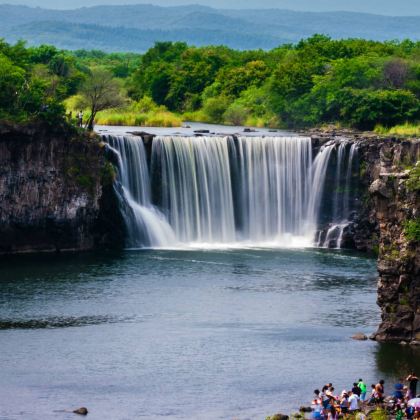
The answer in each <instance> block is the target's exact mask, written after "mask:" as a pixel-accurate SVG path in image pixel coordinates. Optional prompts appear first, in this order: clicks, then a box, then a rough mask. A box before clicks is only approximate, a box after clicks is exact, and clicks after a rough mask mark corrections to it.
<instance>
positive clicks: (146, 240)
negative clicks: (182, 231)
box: [104, 136, 176, 248]
mask: <svg viewBox="0 0 420 420" xmlns="http://www.w3.org/2000/svg"><path fill="white" fill-rule="evenodd" d="M104 140H105V141H106V142H107V143H108V144H109V145H110V147H111V148H112V149H113V150H114V152H115V153H116V154H117V156H118V177H119V181H120V183H121V187H122V194H121V199H122V201H123V204H124V206H123V216H124V219H125V222H126V225H127V232H128V246H129V247H133V248H135V247H153V248H158V247H163V246H168V245H174V244H175V243H176V239H175V235H174V233H173V231H172V228H171V227H170V226H169V224H168V223H167V221H166V220H165V218H164V216H163V214H162V213H161V212H160V211H159V210H158V209H157V208H156V207H154V206H153V205H152V204H151V190H150V178H149V170H148V166H147V160H146V152H145V149H144V144H143V141H142V139H141V138H138V137H130V136H106V137H104Z"/></svg>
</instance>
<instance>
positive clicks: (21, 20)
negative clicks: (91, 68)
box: [0, 5, 420, 52]
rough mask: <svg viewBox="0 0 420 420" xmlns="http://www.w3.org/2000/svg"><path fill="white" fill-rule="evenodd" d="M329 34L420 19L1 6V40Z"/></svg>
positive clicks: (261, 39) (375, 33) (111, 42)
mask: <svg viewBox="0 0 420 420" xmlns="http://www.w3.org/2000/svg"><path fill="white" fill-rule="evenodd" d="M314 33H323V34H327V35H330V36H331V37H333V38H348V37H362V38H369V39H374V40H381V41H382V40H387V39H389V40H391V39H404V38H410V39H414V40H418V39H420V17H389V16H378V15H371V14H363V13H351V12H328V13H313V12H294V11H290V10H279V9H270V10H263V9H261V10H246V9H244V10H234V9H232V10H220V9H219V10H218V9H212V8H210V7H205V6H180V7H158V6H151V5H135V6H97V7H91V8H81V9H75V10H48V9H41V8H31V7H25V6H12V5H0V37H4V38H5V39H6V40H8V41H10V42H14V41H16V40H18V39H25V40H28V42H29V43H30V44H34V45H38V44H41V43H49V44H54V45H57V46H58V47H60V48H68V49H79V48H87V49H90V48H100V49H103V50H105V51H136V52H143V51H146V50H147V49H148V48H149V47H150V46H152V45H153V44H154V42H156V41H165V40H173V41H186V42H188V43H190V44H194V45H206V44H224V45H228V46H230V47H232V48H237V49H254V48H263V49H269V48H273V47H276V46H278V45H279V44H281V43H285V42H296V41H299V40H300V39H302V38H305V37H308V36H311V35H313V34H314Z"/></svg>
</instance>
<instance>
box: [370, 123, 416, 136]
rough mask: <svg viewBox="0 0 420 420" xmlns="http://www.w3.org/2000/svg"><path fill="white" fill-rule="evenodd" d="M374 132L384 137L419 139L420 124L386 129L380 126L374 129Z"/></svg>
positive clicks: (406, 124) (407, 124) (408, 124)
mask: <svg viewBox="0 0 420 420" xmlns="http://www.w3.org/2000/svg"><path fill="white" fill-rule="evenodd" d="M375 132H376V133H378V134H384V135H388V134H390V135H395V136H404V137H419V136H420V124H410V123H405V124H401V125H396V126H395V127H391V128H387V127H384V126H382V125H377V126H376V127H375Z"/></svg>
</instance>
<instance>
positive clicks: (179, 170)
mask: <svg viewBox="0 0 420 420" xmlns="http://www.w3.org/2000/svg"><path fill="white" fill-rule="evenodd" d="M104 139H105V141H106V142H107V143H108V144H109V145H110V146H111V147H112V148H113V149H114V150H115V151H116V152H117V153H118V155H119V158H120V164H119V182H120V184H121V185H122V191H123V194H122V196H123V200H124V201H125V202H126V203H127V207H128V210H127V211H126V212H125V213H126V214H125V217H126V223H127V228H128V231H129V232H130V238H129V239H130V242H129V245H130V246H131V247H141V246H143V247H148V246H150V247H182V246H198V247H205V246H220V245H222V246H312V245H313V240H314V235H315V232H316V227H317V219H318V213H319V205H320V201H321V200H322V196H323V189H324V180H325V175H326V172H327V167H328V162H329V159H330V155H331V153H332V151H333V150H334V145H329V146H325V147H322V148H321V150H320V151H319V152H318V154H317V156H316V158H315V159H313V157H312V145H311V140H310V138H305V137H239V138H237V137H181V136H162V137H156V138H154V140H153V144H152V148H151V150H150V151H149V159H150V161H149V164H148V160H147V157H146V150H145V147H144V144H143V141H142V139H141V138H140V137H132V136H131V137H116V136H107V137H105V138H104ZM152 197H153V200H152Z"/></svg>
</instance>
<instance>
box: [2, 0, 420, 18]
mask: <svg viewBox="0 0 420 420" xmlns="http://www.w3.org/2000/svg"><path fill="white" fill-rule="evenodd" d="M1 3H7V4H24V5H27V6H39V7H44V8H55V9H72V8H78V7H83V6H96V5H105V4H107V5H110V4H119V5H123V4H141V3H143V4H155V5H159V6H179V5H186V4H201V5H206V6H211V7H214V8H224V9H242V8H279V9H291V10H298V11H319V12H324V11H336V10H346V11H353V12H365V13H376V14H385V15H394V16H414V15H416V16H420V0H0V4H1Z"/></svg>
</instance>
